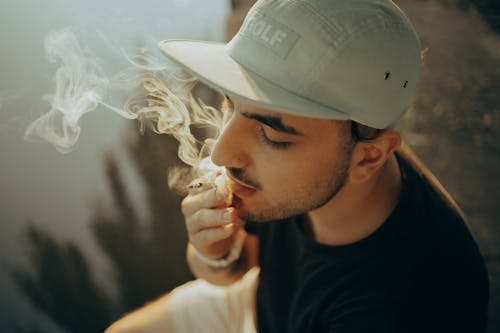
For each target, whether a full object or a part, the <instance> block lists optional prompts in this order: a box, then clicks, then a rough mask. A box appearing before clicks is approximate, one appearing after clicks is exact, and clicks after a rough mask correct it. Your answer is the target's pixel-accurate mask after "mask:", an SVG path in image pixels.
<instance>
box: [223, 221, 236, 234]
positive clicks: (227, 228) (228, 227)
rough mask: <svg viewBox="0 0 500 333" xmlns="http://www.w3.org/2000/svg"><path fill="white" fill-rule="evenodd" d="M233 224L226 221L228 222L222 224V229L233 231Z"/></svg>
mask: <svg viewBox="0 0 500 333" xmlns="http://www.w3.org/2000/svg"><path fill="white" fill-rule="evenodd" d="M233 226H234V223H228V224H225V225H224V226H223V228H224V231H228V232H229V231H233Z"/></svg>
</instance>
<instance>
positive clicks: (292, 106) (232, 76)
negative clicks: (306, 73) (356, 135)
mask: <svg viewBox="0 0 500 333" xmlns="http://www.w3.org/2000/svg"><path fill="white" fill-rule="evenodd" d="M158 46H159V48H160V50H161V51H162V52H163V53H164V54H165V55H166V56H167V57H169V58H170V59H171V60H173V61H174V62H175V63H177V64H179V65H181V66H182V67H183V68H184V69H185V70H186V71H187V72H189V73H190V74H192V75H193V76H194V77H195V78H197V79H198V80H199V81H201V82H203V83H204V84H206V85H208V86H209V87H211V88H213V89H215V90H218V91H220V92H221V93H223V94H225V95H228V96H229V97H234V98H236V99H239V100H241V101H242V102H245V103H249V104H253V105H256V106H259V107H263V108H269V109H273V110H276V111H280V112H284V113H289V114H293V115H300V116H304V117H312V118H325V119H338V120H345V119H348V118H349V117H348V115H347V114H345V113H343V112H340V111H338V110H335V109H332V108H330V107H327V106H324V105H322V104H319V103H316V102H314V101H311V100H309V99H306V98H303V97H300V96H298V95H296V94H294V93H292V92H290V91H288V90H285V89H283V88H281V87H279V86H277V85H275V84H273V83H272V82H270V81H268V80H266V79H264V78H262V77H261V76H259V75H258V74H255V73H253V72H252V71H249V70H247V69H246V68H244V67H243V66H241V65H240V64H238V63H237V62H236V61H235V60H234V59H233V58H231V57H230V56H229V55H228V54H227V53H226V52H225V47H226V44H223V43H215V42H205V41H193V40H166V41H161V42H160V43H159V44H158Z"/></svg>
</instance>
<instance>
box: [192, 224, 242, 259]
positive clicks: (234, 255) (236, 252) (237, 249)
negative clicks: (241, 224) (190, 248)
mask: <svg viewBox="0 0 500 333" xmlns="http://www.w3.org/2000/svg"><path fill="white" fill-rule="evenodd" d="M246 234H247V233H246V232H245V230H244V229H243V228H242V229H239V230H238V231H237V232H236V235H235V236H234V237H235V239H234V243H233V246H232V247H231V249H230V250H229V253H228V254H227V255H226V256H225V257H224V258H221V259H209V258H207V257H205V256H203V255H201V254H200V252H198V251H197V250H195V255H196V257H197V258H198V259H199V260H200V261H201V262H202V263H204V264H207V265H208V266H210V267H213V268H226V267H229V265H231V264H232V263H233V262H235V261H236V260H238V259H239V257H240V255H241V250H242V249H243V243H244V241H245V236H246Z"/></svg>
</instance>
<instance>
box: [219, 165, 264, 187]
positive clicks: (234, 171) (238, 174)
mask: <svg viewBox="0 0 500 333" xmlns="http://www.w3.org/2000/svg"><path fill="white" fill-rule="evenodd" d="M226 170H227V172H228V173H229V174H230V175H231V177H233V178H234V179H237V180H239V181H240V182H242V183H243V184H245V185H248V186H251V187H254V188H256V189H257V190H260V189H262V186H261V185H260V184H259V183H258V182H257V181H254V180H252V179H249V178H247V177H246V176H245V175H244V173H245V170H243V169H238V168H226Z"/></svg>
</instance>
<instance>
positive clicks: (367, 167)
mask: <svg viewBox="0 0 500 333" xmlns="http://www.w3.org/2000/svg"><path fill="white" fill-rule="evenodd" d="M400 145H401V135H400V134H399V132H397V131H395V130H385V131H383V132H381V133H380V134H379V135H378V136H377V137H376V138H374V139H372V140H368V141H359V142H357V143H356V145H355V146H354V149H353V151H352V158H351V165H350V172H349V181H350V182H352V183H354V184H361V183H364V182H366V181H367V180H369V179H370V178H371V177H372V176H373V175H374V174H375V173H376V172H377V171H378V170H380V169H381V168H382V167H383V166H384V165H385V162H386V161H387V159H388V158H389V157H390V156H391V154H392V153H393V152H394V151H395V150H396V149H398V148H399V146H400Z"/></svg>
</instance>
